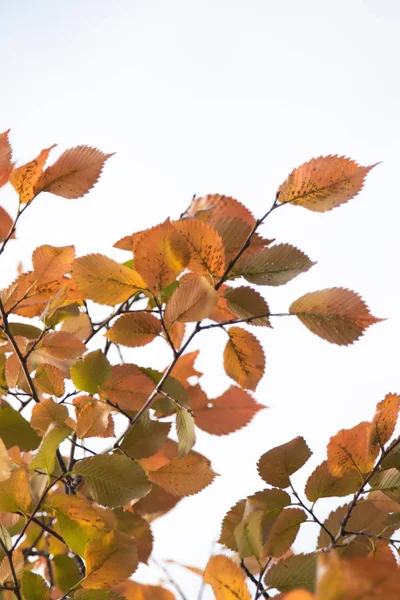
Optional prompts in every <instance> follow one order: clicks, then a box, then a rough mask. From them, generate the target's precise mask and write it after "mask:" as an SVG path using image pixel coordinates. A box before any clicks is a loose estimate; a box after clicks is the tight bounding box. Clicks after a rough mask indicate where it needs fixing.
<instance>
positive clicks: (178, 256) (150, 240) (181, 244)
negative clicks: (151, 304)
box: [133, 220, 190, 295]
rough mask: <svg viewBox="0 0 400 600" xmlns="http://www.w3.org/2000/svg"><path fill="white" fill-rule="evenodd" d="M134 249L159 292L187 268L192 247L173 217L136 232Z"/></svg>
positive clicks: (137, 262) (138, 267)
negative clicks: (175, 225)
mask: <svg viewBox="0 0 400 600" xmlns="http://www.w3.org/2000/svg"><path fill="white" fill-rule="evenodd" d="M133 252H134V256H135V268H136V270H137V271H138V273H140V275H141V276H142V277H143V279H144V281H145V282H146V284H147V286H146V287H148V288H149V289H150V290H151V291H152V292H154V293H155V294H156V295H160V293H161V291H162V290H163V289H165V288H166V287H167V286H168V285H170V284H171V283H172V282H173V281H175V279H176V278H177V277H178V275H179V274H180V273H182V271H184V269H185V268H186V266H187V264H188V262H189V257H190V254H189V249H188V248H187V245H186V243H185V241H184V240H183V239H182V237H181V236H180V235H179V233H178V232H177V231H176V230H175V228H174V227H173V225H172V224H171V222H170V221H169V220H167V221H164V223H161V224H160V225H157V226H156V227H152V228H151V229H147V230H146V231H143V232H140V233H139V234H136V235H135V237H134V245H133Z"/></svg>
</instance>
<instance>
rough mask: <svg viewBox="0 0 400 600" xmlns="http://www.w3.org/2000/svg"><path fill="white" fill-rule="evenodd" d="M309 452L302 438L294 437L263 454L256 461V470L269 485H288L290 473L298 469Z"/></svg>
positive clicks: (282, 486) (308, 455)
mask: <svg viewBox="0 0 400 600" xmlns="http://www.w3.org/2000/svg"><path fill="white" fill-rule="evenodd" d="M311 454H312V452H311V450H310V449H309V447H308V446H307V444H306V442H305V440H304V438H303V437H301V436H299V437H296V438H294V439H293V440H291V441H290V442H287V443H286V444H282V445H281V446H277V447H276V448H272V450H269V451H268V452H266V453H265V454H263V455H262V456H261V458H260V460H259V461H258V465H257V466H258V472H259V474H260V477H262V479H263V480H264V481H265V482H266V483H269V484H270V485H274V486H277V487H281V488H286V487H289V485H290V475H293V473H295V472H296V471H298V470H299V469H300V468H301V467H302V466H303V465H304V464H305V463H306V462H307V461H308V459H309V458H310V456H311Z"/></svg>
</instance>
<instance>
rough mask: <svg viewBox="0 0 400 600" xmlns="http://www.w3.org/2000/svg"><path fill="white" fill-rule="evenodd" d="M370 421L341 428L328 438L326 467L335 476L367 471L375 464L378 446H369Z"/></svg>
mask: <svg viewBox="0 0 400 600" xmlns="http://www.w3.org/2000/svg"><path fill="white" fill-rule="evenodd" d="M369 431H370V423H367V422H366V421H364V422H362V423H359V424H358V425H356V426H355V427H352V428H351V429H342V430H341V431H339V432H338V433H337V434H336V435H334V436H333V437H331V439H330V440H329V443H328V446H327V450H328V468H329V471H330V472H331V473H332V475H334V476H335V477H340V476H342V475H343V474H344V473H347V472H350V471H358V472H359V473H362V474H365V473H369V471H371V469H372V468H373V466H374V464H375V459H376V457H377V456H378V453H379V447H376V446H375V447H373V448H371V447H370V446H369Z"/></svg>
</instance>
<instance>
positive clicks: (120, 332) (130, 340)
mask: <svg viewBox="0 0 400 600" xmlns="http://www.w3.org/2000/svg"><path fill="white" fill-rule="evenodd" d="M160 334H161V323H160V319H157V318H156V317H155V316H154V315H153V314H151V313H146V312H141V311H138V312H131V313H127V314H125V315H121V316H120V317H119V318H118V319H117V321H115V323H114V324H113V325H112V326H111V327H110V329H109V330H108V331H107V333H106V334H105V336H106V337H107V338H108V339H109V340H111V341H112V342H115V343H116V344H121V345H122V346H128V347H129V348H137V347H138V346H145V345H146V344H149V343H150V342H152V341H153V340H154V338H155V337H156V336H158V335H160Z"/></svg>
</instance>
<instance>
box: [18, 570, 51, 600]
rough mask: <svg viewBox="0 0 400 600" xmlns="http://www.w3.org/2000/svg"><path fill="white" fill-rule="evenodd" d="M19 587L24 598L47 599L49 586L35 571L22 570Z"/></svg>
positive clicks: (30, 599) (32, 599) (33, 599)
mask: <svg viewBox="0 0 400 600" xmlns="http://www.w3.org/2000/svg"><path fill="white" fill-rule="evenodd" d="M21 588H22V593H23V594H24V598H27V599H29V600H49V599H50V588H49V587H48V585H47V583H46V582H45V580H44V579H43V577H41V576H40V575H38V574H37V573H32V572H31V571H24V572H23V575H22V578H21Z"/></svg>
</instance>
